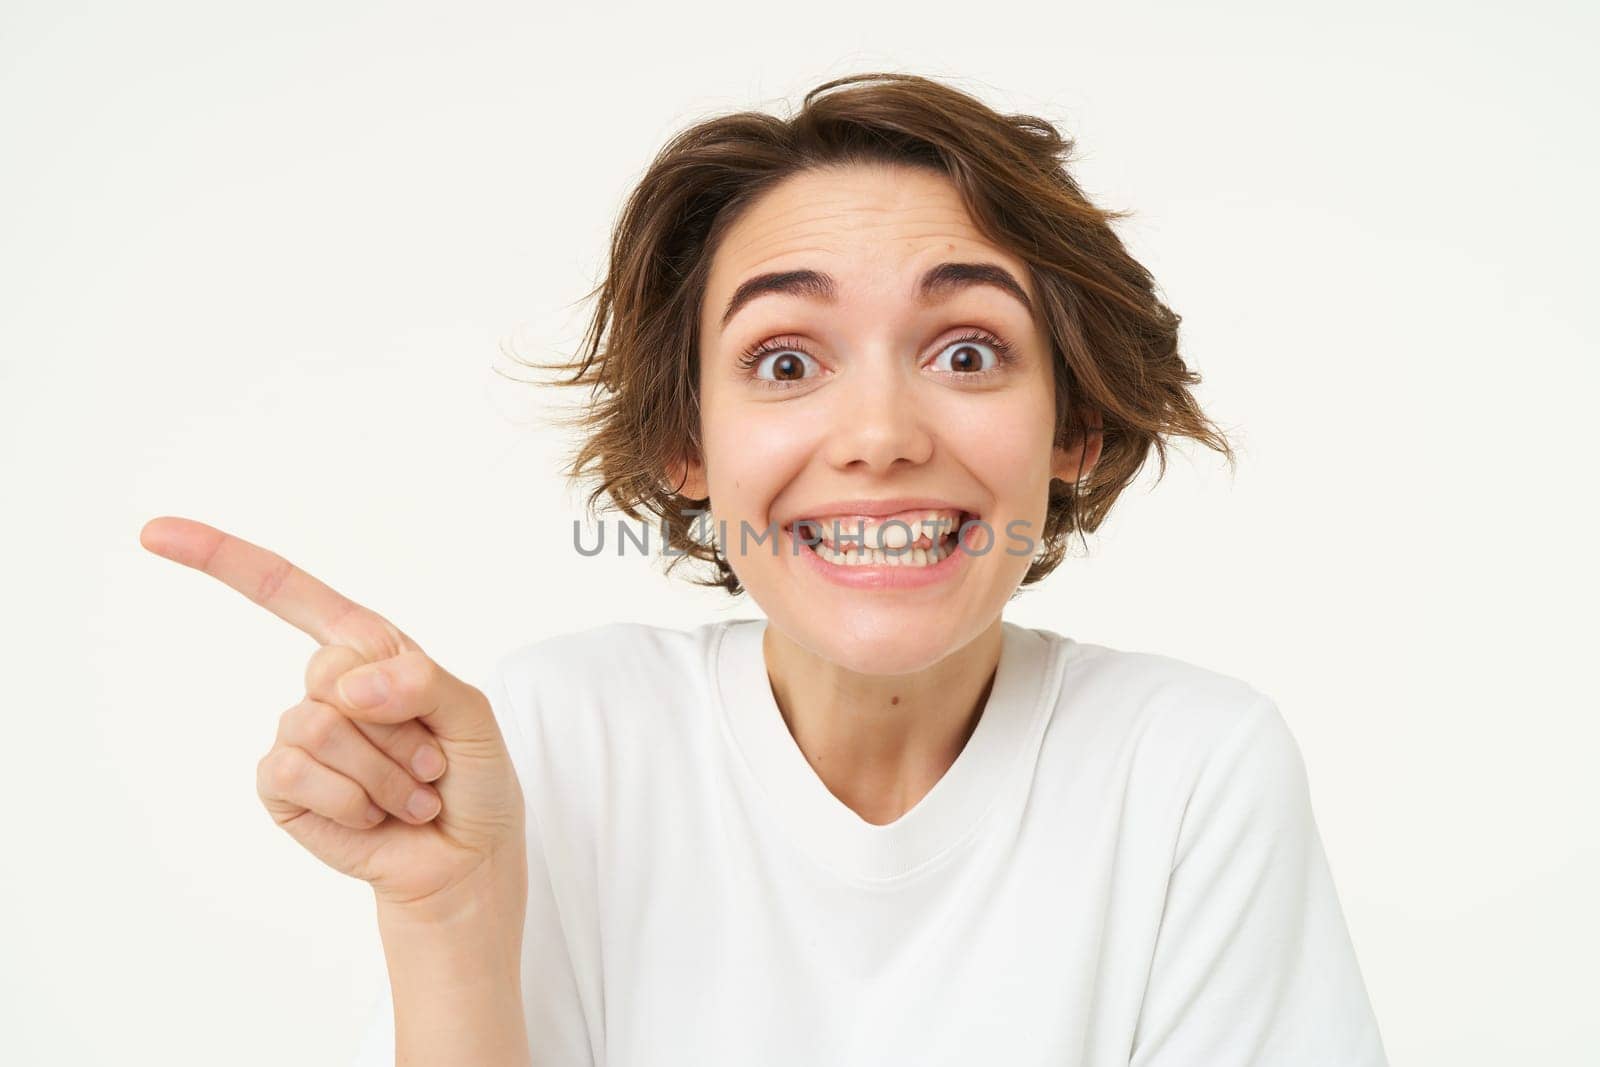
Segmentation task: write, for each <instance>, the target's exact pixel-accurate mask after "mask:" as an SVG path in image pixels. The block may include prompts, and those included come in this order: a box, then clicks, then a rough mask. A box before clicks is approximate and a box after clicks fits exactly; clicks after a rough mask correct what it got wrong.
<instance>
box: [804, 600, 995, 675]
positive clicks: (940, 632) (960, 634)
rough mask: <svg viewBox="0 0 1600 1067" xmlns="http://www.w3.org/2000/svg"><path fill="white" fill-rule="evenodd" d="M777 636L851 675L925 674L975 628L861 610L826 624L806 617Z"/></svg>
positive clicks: (974, 623)
mask: <svg viewBox="0 0 1600 1067" xmlns="http://www.w3.org/2000/svg"><path fill="white" fill-rule="evenodd" d="M773 624H774V625H780V626H781V629H782V630H783V632H784V633H785V634H786V635H788V636H789V638H790V640H792V641H794V642H795V643H796V644H799V645H801V646H803V647H805V648H806V649H808V650H810V651H811V653H812V654H814V655H816V656H818V657H820V658H822V659H826V660H828V661H829V662H830V663H834V664H837V665H838V666H840V667H843V668H844V669H845V670H848V671H854V672H855V673H857V674H911V673H914V672H916V671H922V670H926V669H927V668H929V667H932V666H933V665H934V664H936V663H938V662H939V661H940V660H943V659H944V658H945V657H946V656H948V655H950V654H951V653H952V652H955V651H956V650H958V649H960V648H961V647H962V646H964V645H965V644H966V643H967V642H968V641H970V640H971V639H972V638H973V637H974V636H976V630H974V632H972V633H968V632H966V631H967V629H969V628H972V627H977V629H981V625H979V622H978V620H967V621H963V620H958V619H950V618H923V619H917V618H916V617H915V615H914V614H910V613H908V611H907V609H899V610H898V612H894V613H881V612H875V611H863V612H861V613H860V614H858V615H856V616H855V617H854V618H851V619H842V620H839V621H838V622H837V623H835V624H832V625H830V624H829V623H828V621H827V620H826V619H823V618H820V617H815V616H812V617H807V618H805V621H804V622H802V623H801V624H800V625H799V626H795V625H791V624H787V623H780V622H779V621H778V620H776V619H774V620H773Z"/></svg>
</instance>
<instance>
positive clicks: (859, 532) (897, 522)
mask: <svg viewBox="0 0 1600 1067" xmlns="http://www.w3.org/2000/svg"><path fill="white" fill-rule="evenodd" d="M977 518H979V516H978V515H977V513H975V512H971V511H964V510H961V509H955V508H952V509H918V510H914V511H908V512H902V513H900V514H897V515H886V516H881V517H879V516H866V515H827V516H817V517H813V518H797V519H794V520H793V521H792V522H789V523H786V524H785V525H784V526H783V532H784V534H785V535H787V536H789V537H792V538H793V539H794V540H795V541H797V542H798V543H799V544H800V546H801V547H802V550H803V551H806V552H810V553H812V554H813V555H815V556H817V557H818V558H819V559H820V560H822V561H823V562H824V563H827V564H830V565H831V566H835V567H894V568H901V569H915V568H927V567H935V566H937V565H938V564H939V563H940V562H942V561H944V560H946V559H948V558H949V557H950V556H952V555H953V554H955V552H956V549H957V548H958V547H959V542H960V537H961V531H962V530H963V529H964V528H965V526H966V524H967V523H968V522H971V521H973V520H976V519H977Z"/></svg>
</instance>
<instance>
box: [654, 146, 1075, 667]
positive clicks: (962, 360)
mask: <svg viewBox="0 0 1600 1067" xmlns="http://www.w3.org/2000/svg"><path fill="white" fill-rule="evenodd" d="M946 264H963V265H969V266H968V267H955V268H952V267H948V266H945V267H944V270H943V272H942V273H936V274H934V275H932V278H933V281H932V283H931V284H929V285H927V286H926V287H925V286H924V279H925V278H926V277H928V272H930V271H933V270H935V269H936V268H940V267H941V266H943V265H946ZM972 267H978V268H982V269H977V270H974V269H971V268H972ZM802 271H803V272H814V274H806V275H796V274H791V273H790V272H802ZM774 274H776V275H780V277H777V278H769V279H768V280H767V284H765V285H758V287H756V288H755V289H754V290H753V291H752V289H751V288H750V287H749V286H748V283H749V282H751V280H752V279H758V278H760V277H762V276H768V275H774ZM782 276H787V278H785V277H782ZM1007 279H1009V280H1010V281H1011V282H1013V283H1014V284H1015V286H1016V288H1017V290H1019V292H1018V291H1012V289H1011V288H1010V286H1009V285H1008V284H1007ZM741 288H744V289H745V292H744V294H742V296H741V297H740V298H738V299H736V298H735V297H736V293H739V291H740V290H741ZM730 301H731V302H732V305H733V306H732V309H731V314H730V313H729V312H730ZM1024 301H1026V303H1024ZM1037 307H1038V295H1037V293H1036V292H1035V291H1034V289H1033V285H1032V281H1031V278H1030V275H1029V272H1028V270H1027V268H1026V266H1025V265H1024V264H1023V263H1022V262H1021V261H1020V260H1018V259H1016V258H1015V257H1014V256H1012V255H1010V254H1008V253H1007V252H1005V251H1004V250H1002V249H1001V248H999V247H997V246H996V245H994V244H992V243H990V242H989V241H988V240H987V239H985V238H984V237H983V236H982V234H980V233H979V231H978V230H977V228H976V227H975V226H974V225H973V223H972V220H971V218H970V217H969V216H968V214H967V212H966V209H965V207H964V206H963V205H962V203H961V199H960V196H959V194H958V193H957V191H956V189H955V186H954V185H953V184H951V183H950V182H949V181H948V179H946V178H944V177H942V176H941V175H938V174H934V173H932V172H929V171H925V170H919V169H915V168H910V167H898V166H896V167H891V166H851V167H843V168H830V169H826V170H816V171H810V172H807V173H803V174H800V175H796V176H794V177H792V178H790V179H788V180H786V181H785V182H784V183H782V184H781V185H779V186H777V187H775V188H773V189H772V190H770V191H769V192H767V193H766V194H765V195H764V196H763V197H762V198H761V199H759V200H758V201H756V202H755V203H753V204H752V205H751V206H750V207H749V208H748V209H747V210H746V212H745V213H744V214H743V215H742V216H741V217H740V218H739V219H738V221H737V222H736V223H735V224H734V225H733V226H732V227H730V229H729V230H728V232H727V233H726V234H725V236H724V239H723V241H722V242H721V244H720V246H719V247H718V248H717V250H716V252H715V255H714V258H713V260H712V266H711V273H710V278H709V283H708V288H707V292H706V296H705V301H704V303H703V304H702V307H701V314H700V352H699V354H700V381H699V388H700V413H701V420H702V422H701V440H702V442H703V445H704V457H703V458H704V463H703V464H701V463H694V464H692V465H691V466H690V467H689V468H687V469H686V470H680V471H679V472H678V473H679V476H680V478H681V479H682V480H683V482H684V486H683V492H685V493H686V494H687V495H689V496H693V497H709V498H710V501H711V504H710V510H711V513H710V515H709V516H707V517H706V519H702V520H701V521H702V522H706V521H708V520H709V521H710V522H712V523H715V526H712V527H710V528H709V530H707V531H705V532H707V533H710V532H715V531H718V530H722V529H724V528H725V529H726V531H727V536H726V540H725V542H724V551H725V552H726V553H727V557H728V560H729V564H730V565H731V566H732V567H733V570H734V572H735V574H737V575H738V577H739V580H740V581H741V582H742V583H743V584H744V586H745V588H746V589H747V590H748V591H749V592H750V595H751V596H752V597H754V598H755V600H756V602H757V603H758V604H759V605H760V606H761V608H762V609H763V610H764V611H765V612H766V614H767V617H768V619H769V620H770V622H771V624H772V625H773V626H775V627H777V628H778V629H780V630H781V631H782V632H783V633H784V634H785V635H787V636H788V637H789V638H791V639H792V640H793V641H795V642H796V643H798V644H799V645H801V646H803V647H805V648H807V649H809V650H810V651H811V652H813V653H814V654H816V655H818V656H821V657H823V658H825V659H827V660H830V661H832V662H835V663H837V664H839V665H841V666H843V667H845V668H847V669H849V670H853V671H858V672H862V673H869V674H901V673H906V672H910V671H916V670H921V669H923V668H926V667H928V666H931V665H932V664H934V663H937V662H938V661H939V660H941V659H943V658H944V657H945V656H947V655H949V654H950V653H951V652H954V651H955V650H957V649H959V648H961V647H962V646H964V645H965V644H966V643H967V642H969V641H971V640H972V639H973V638H975V637H977V636H978V635H979V634H980V633H982V632H983V631H984V630H985V629H986V628H987V627H989V626H990V625H991V624H992V623H993V622H994V621H995V619H996V618H997V617H998V616H999V615H1000V613H1001V611H1002V609H1003V608H1004V607H1005V604H1006V602H1007V601H1008V600H1009V599H1010V597H1011V595H1012V594H1013V593H1014V592H1015V590H1016V588H1017V586H1018V585H1019V584H1020V583H1021V581H1022V578H1023V576H1024V575H1025V574H1026V573H1027V570H1028V566H1029V564H1030V563H1031V561H1032V558H1033V555H1034V552H1035V550H1036V548H1037V545H1038V541H1039V537H1040V533H1041V531H1042V524H1043V521H1044V517H1045V508H1046V501H1047V497H1046V494H1047V490H1048V487H1049V483H1050V479H1051V478H1052V477H1060V478H1063V479H1066V480H1073V479H1076V478H1077V477H1079V475H1080V471H1079V469H1078V464H1079V460H1080V455H1079V453H1080V451H1081V450H1078V449H1075V450H1071V451H1067V450H1062V449H1055V448H1052V442H1051V438H1052V430H1053V428H1054V425H1055V414H1056V412H1055V399H1054V396H1055V394H1054V379H1053V374H1054V371H1053V368H1052V365H1051V349H1050V343H1049V340H1048V336H1047V334H1046V332H1045V330H1044V327H1043V325H1042V318H1041V317H1040V316H1039V315H1037V314H1036V313H1035V312H1034V311H1031V310H1030V308H1034V309H1036V308H1037ZM1091 441H1092V442H1093V445H1092V447H1093V448H1094V453H1093V454H1090V455H1086V456H1083V457H1081V458H1082V459H1083V460H1084V467H1083V471H1082V473H1087V470H1088V467H1089V466H1090V465H1092V463H1093V461H1094V459H1095V458H1096V456H1097V454H1098V437H1092V438H1091ZM907 501H915V502H916V503H907ZM941 511H944V512H945V515H944V516H943V517H944V518H946V519H951V518H958V519H959V521H965V522H966V525H967V528H968V534H967V538H966V541H965V544H966V545H967V548H966V549H965V550H964V551H959V550H958V551H954V552H953V553H951V554H949V555H946V556H944V557H943V558H942V559H941V560H940V562H937V563H934V564H932V565H929V564H928V562H927V561H928V560H929V558H930V553H929V552H928V551H926V550H924V551H923V552H922V553H920V554H918V553H916V552H899V553H897V552H885V553H883V554H882V555H873V556H870V557H868V556H865V555H864V554H863V553H861V552H859V551H856V550H854V547H853V546H854V545H855V544H857V543H859V542H860V541H861V540H866V541H867V542H868V543H871V544H881V542H879V541H878V536H879V535H878V532H877V530H875V529H874V527H875V526H877V525H879V524H880V523H882V522H883V521H886V520H887V519H888V518H898V519H899V520H900V524H898V525H903V526H904V527H905V528H906V529H905V532H906V533H911V534H921V533H923V532H924V531H926V532H927V534H929V535H930V540H928V541H922V542H918V544H923V545H929V546H931V545H932V544H934V542H933V541H932V539H931V538H932V536H934V535H938V534H939V533H940V529H939V527H938V526H937V525H935V524H934V523H936V522H937V516H938V513H939V512H941ZM958 513H965V514H961V515H959V516H958ZM863 516H875V518H872V519H870V520H868V519H864V518H862V517H863ZM802 519H806V520H812V521H813V522H814V523H815V525H806V524H802V525H801V526H800V527H799V528H798V530H797V529H796V527H795V525H794V524H795V523H796V522H797V521H798V520H802ZM972 519H976V520H978V522H972V521H968V520H972ZM836 520H837V522H838V527H839V535H840V537H839V538H835V536H834V531H833V527H834V524H835V521H836ZM741 523H744V524H747V526H748V528H749V531H750V532H749V535H748V539H747V541H746V543H745V544H744V545H743V546H742V547H741V525H740V524H741ZM979 523H981V524H982V525H981V526H980V525H979ZM884 529H886V530H896V526H894V525H891V526H888V527H885V528H884ZM986 531H987V532H986ZM824 532H825V533H826V535H827V536H828V538H829V540H833V541H835V542H836V543H837V544H838V546H839V548H841V549H846V550H850V552H851V558H841V557H840V556H839V555H837V554H834V553H833V552H831V551H830V552H827V553H824V554H820V555H819V554H817V553H816V552H815V551H814V550H813V549H812V548H810V547H807V546H805V545H804V544H800V543H799V541H798V540H797V539H796V538H795V536H794V535H795V533H798V534H799V535H800V537H803V538H804V537H809V538H810V539H812V540H815V538H816V536H817V535H818V534H820V533H824ZM771 534H776V537H774V536H771ZM758 536H765V537H766V540H764V541H758V540H757V538H758ZM885 536H886V537H888V538H889V539H890V545H889V547H899V541H898V540H897V539H896V533H888V534H886V535H885ZM851 539H854V541H852V540H851ZM948 546H949V543H948V542H946V545H945V547H946V550H947V551H948ZM986 546H987V547H986ZM890 556H893V557H894V560H893V564H892V565H891V564H889V563H877V564H874V563H872V562H870V561H871V560H888V558H889V557H890ZM933 558H939V557H938V556H937V554H935V555H934V557H933ZM856 560H864V561H866V562H864V563H858V562H856ZM918 560H922V561H923V563H922V565H921V566H918V565H917V561H918Z"/></svg>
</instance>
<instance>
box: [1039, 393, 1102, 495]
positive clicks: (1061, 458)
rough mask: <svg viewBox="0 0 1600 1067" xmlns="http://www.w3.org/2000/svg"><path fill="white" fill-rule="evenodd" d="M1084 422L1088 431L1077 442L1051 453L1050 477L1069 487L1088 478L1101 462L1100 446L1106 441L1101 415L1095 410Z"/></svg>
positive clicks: (1087, 415)
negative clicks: (1081, 479) (1095, 466)
mask: <svg viewBox="0 0 1600 1067" xmlns="http://www.w3.org/2000/svg"><path fill="white" fill-rule="evenodd" d="M1084 421H1085V422H1086V423H1087V424H1088V429H1087V430H1086V432H1085V433H1084V434H1083V435H1082V436H1081V437H1079V438H1078V440H1077V441H1076V442H1074V443H1072V444H1070V445H1068V446H1066V447H1064V448H1056V449H1054V450H1053V452H1052V453H1051V460H1050V477H1052V478H1059V479H1061V480H1062V481H1064V482H1066V483H1067V484H1068V485H1073V484H1075V483H1076V482H1077V481H1078V479H1079V478H1087V477H1088V476H1089V472H1090V471H1092V470H1094V465H1095V464H1096V463H1098V462H1100V446H1101V444H1102V443H1103V442H1104V440H1105V435H1104V434H1102V433H1101V430H1103V429H1104V428H1105V424H1104V423H1103V422H1102V421H1101V418H1100V413H1099V412H1098V411H1093V410H1090V411H1088V412H1086V413H1085V419H1084Z"/></svg>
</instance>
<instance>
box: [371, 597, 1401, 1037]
mask: <svg viewBox="0 0 1600 1067" xmlns="http://www.w3.org/2000/svg"><path fill="white" fill-rule="evenodd" d="M765 626H766V621H765V620H764V619H744V620H735V621H727V622H717V623H708V624H705V625H703V626H700V627H698V628H696V629H694V630H691V631H688V632H684V631H679V630H674V629H669V628H665V627H656V626H648V625H643V624H638V623H613V624H609V625H604V626H598V627H595V628H592V629H589V630H585V631H581V632H577V633H571V634H565V635H561V636H557V637H554V638H549V639H546V640H543V641H538V642H535V643H533V644H530V645H527V646H525V647H523V648H521V649H518V650H517V651H515V652H512V653H510V654H509V655H506V656H505V657H503V658H502V659H501V661H500V662H499V664H498V667H497V669H496V673H495V675H494V677H493V678H492V680H491V682H490V684H489V686H488V687H487V688H486V692H487V694H488V695H489V698H490V702H491V704H492V705H493V706H494V709H495V714H496V716H497V717H498V719H499V721H500V724H501V728H502V730H503V731H504V733H505V735H506V741H507V744H508V745H509V746H510V748H511V754H512V758H513V760H514V761H515V763H516V770H517V775H518V779H519V780H520V781H521V783H522V788H523V791H524V794H525V796H526V798H527V802H528V809H529V810H528V816H529V818H528V834H529V842H528V844H529V864H530V868H531V869H530V876H531V877H530V879H529V902H528V920H527V921H528V925H527V932H526V937H525V941H524V956H523V976H524V995H525V998H526V1011H527V1021H528V1029H529V1040H530V1044H531V1045H532V1052H533V1059H534V1062H535V1063H536V1064H541V1065H542V1064H560V1065H574V1064H592V1065H596V1067H598V1065H602V1064H603V1065H605V1067H646V1065H648V1067H666V1065H676V1064H683V1065H694V1067H707V1065H723V1064H726V1065H735V1064H737V1065H740V1067H745V1065H752V1064H761V1065H787V1064H795V1065H801V1064H804V1065H806V1067H819V1065H852V1067H854V1065H861V1067H866V1065H873V1067H879V1065H887V1064H907V1065H913V1064H914V1065H917V1067H927V1065H933V1064H952V1065H954V1064H961V1065H976V1064H983V1065H988V1064H1004V1065H1006V1067H1023V1065H1039V1067H1044V1065H1052V1067H1060V1065H1076V1067H1102V1065H1105V1067H1109V1065H1113V1064H1114V1065H1117V1067H1127V1065H1130V1064H1131V1065H1133V1067H1232V1065H1241V1067H1242V1065H1245V1064H1252V1065H1255V1064H1261V1065H1266V1064H1273V1065H1293V1067H1319V1065H1329V1067H1332V1065H1339V1067H1357V1065H1359V1067H1377V1065H1384V1064H1386V1060H1385V1056H1384V1051H1383V1047H1382V1043H1381V1041H1380V1039H1379V1035H1378V1029H1377V1024H1376V1021H1375V1019H1374V1016H1373V1012H1372V1008H1371V1005H1370V1002H1369V1000H1368V997H1367V993H1366V989H1365V987H1364V985H1363V982H1362V979H1361V974H1360V971H1359V969H1358V967H1357V963H1356V958H1355V954H1354V952H1353V951H1352V948H1351V943H1350V938H1349V934H1348V932H1347V930H1346V926H1345V922H1344V918H1343V915H1342V913H1341V910H1340V907H1339V903H1338V898H1337V896H1336V894H1335V891H1334V884H1333V880H1332V877H1331V875H1330V873H1329V870H1328V865H1327V860H1326V857H1325V854H1324V850H1323V846H1322V842H1321V839H1320V837H1319V835H1318V832H1317V828H1316V824H1315V822H1314V820H1313V817H1312V811H1311V807H1310V799H1309V793H1308V789H1307V782H1306V776H1305V768H1304V764H1303V763H1302V760H1301V756H1300V752H1299V749H1298V747H1297V745H1296V744H1295V741H1294V739H1293V737H1292V735H1291V734H1290V733H1289V731H1288V729H1287V727H1286V725H1285V723H1284V721H1283V719H1282V717H1281V715H1280V714H1279V712H1278V709H1277V707H1276V705H1275V704H1274V703H1273V701H1272V700H1271V699H1269V698H1268V697H1266V696H1264V695H1263V694H1262V693H1261V692H1259V691H1258V690H1256V689H1254V688H1253V687H1251V686H1250V685H1248V684H1247V683H1245V682H1243V681H1240V680H1238V679H1236V678H1232V677H1229V676H1227V675H1223V674H1220V673H1217V672H1215V671H1211V670H1207V669H1205V668H1202V667H1198V666H1195V665H1193V664H1189V663H1186V662H1184V661H1181V660H1178V659H1174V658H1171V657H1168V656H1162V655H1157V654H1152V653H1140V652H1130V651H1124V650H1120V649H1114V648H1110V647H1106V646H1102V645H1095V644H1089V643H1085V642H1082V641H1077V640H1074V639H1072V638H1070V637H1064V636H1061V635H1059V634H1055V633H1052V632H1050V631H1048V630H1038V629H1030V628H1026V627H1022V626H1018V625H1016V624H1014V623H1011V622H1009V621H1008V622H1004V623H1003V626H1004V630H1005V639H1004V644H1003V646H1002V651H1001V656H1000V661H999V666H998V668H997V673H996V676H995V680H994V684H993V686H992V689H991V692H990V696H989V699H988V702H987V704H986V705H985V708H984V712H983V714H982V716H981V717H980V718H979V720H978V724H977V726H976V728H975V729H974V731H973V733H972V736H971V737H970V739H969V740H968V741H967V744H966V746H965V747H964V748H963V749H962V751H961V753H960V755H959V756H958V757H957V759H956V761H955V762H954V763H953V764H952V765H951V767H950V768H949V770H948V771H946V773H945V774H944V776H943V777H942V778H941V779H940V780H939V781H938V782H937V783H936V784H935V786H934V787H933V789H932V790H931V791H929V792H928V793H927V795H925V796H924V797H923V798H922V799H921V801H919V802H918V803H917V804H916V806H915V807H914V808H912V810H910V811H909V812H907V813H906V814H905V815H903V816H902V817H901V818H899V819H897V820H895V821H894V822H893V823H890V824H888V825H886V826H875V825H872V824H871V823H868V822H866V821H865V820H863V819H861V818H860V817H859V816H858V815H856V813H855V812H854V811H852V810H851V809H850V808H848V807H847V806H846V805H845V804H844V803H843V802H841V801H840V800H838V799H837V798H836V797H834V796H833V794H832V793H830V792H829V791H828V789H827V787H826V786H825V785H824V784H823V782H822V780H821V779H820V778H818V777H817V776H816V774H815V773H814V772H813V771H812V768H811V766H810V764H809V763H808V762H807V760H806V758H805V756H804V755H803V754H802V753H801V751H800V749H799V747H798V745H797V744H796V743H795V741H794V739H793V737H792V736H791V735H790V733H789V731H788V728H787V727H786V726H785V724H784V721H783V718H782V716H781V715H780V713H779V710H778V706H777V703H776V701H775V699H774V697H773V694H772V689H771V686H770V684H769V681H768V678H767V673H766V667H765V662H764V660H763V657H762V651H761V637H762V632H763V629H764V628H765ZM392 1012H393V1009H392V1004H391V1002H390V1001H389V1000H388V994H387V990H386V991H385V995H384V999H383V1000H382V1002H381V1003H380V1007H379V1010H378V1013H377V1015H376V1017H375V1018H374V1020H373V1024H372V1028H371V1031H370V1032H369V1034H368V1039H367V1044H366V1046H365V1048H364V1050H363V1058H362V1059H361V1060H360V1061H359V1062H360V1063H361V1064H371V1065H377V1064H390V1063H392V1062H393V1055H394V1045H393V1032H392V1018H393V1015H392Z"/></svg>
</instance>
